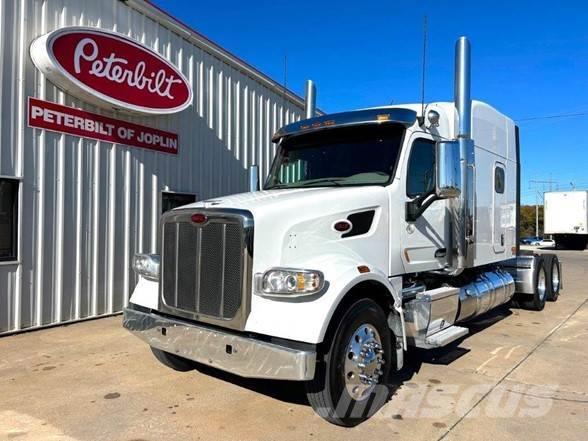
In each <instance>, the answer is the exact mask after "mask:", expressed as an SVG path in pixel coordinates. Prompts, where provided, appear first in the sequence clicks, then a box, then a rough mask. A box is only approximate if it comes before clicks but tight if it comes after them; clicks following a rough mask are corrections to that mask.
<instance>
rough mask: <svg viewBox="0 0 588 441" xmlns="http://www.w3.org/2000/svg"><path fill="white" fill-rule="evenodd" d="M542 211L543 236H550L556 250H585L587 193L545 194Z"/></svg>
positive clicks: (586, 239) (587, 210)
mask: <svg viewBox="0 0 588 441" xmlns="http://www.w3.org/2000/svg"><path fill="white" fill-rule="evenodd" d="M543 210H544V213H543V219H544V220H543V222H544V234H551V235H552V236H553V239H554V240H555V244H556V246H557V247H558V248H574V249H581V250H583V249H584V248H586V244H588V191H554V192H549V193H545V203H544V206H543Z"/></svg>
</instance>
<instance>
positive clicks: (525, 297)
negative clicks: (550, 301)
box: [512, 257, 551, 311]
mask: <svg viewBox="0 0 588 441" xmlns="http://www.w3.org/2000/svg"><path fill="white" fill-rule="evenodd" d="M534 291H535V292H534V294H533V295H532V296H531V295H529V294H520V295H518V296H517V297H516V299H515V300H513V302H512V304H513V306H515V307H518V308H523V309H529V310H531V311H542V310H543V308H545V301H546V300H547V298H548V297H549V296H551V291H550V284H549V283H548V276H547V270H546V267H545V260H544V259H543V257H541V258H539V259H537V272H536V273H535V289H534Z"/></svg>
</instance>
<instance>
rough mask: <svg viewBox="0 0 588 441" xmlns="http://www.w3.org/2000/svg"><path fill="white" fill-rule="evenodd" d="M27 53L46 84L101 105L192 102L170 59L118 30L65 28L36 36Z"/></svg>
mask: <svg viewBox="0 0 588 441" xmlns="http://www.w3.org/2000/svg"><path fill="white" fill-rule="evenodd" d="M30 53H31V58H32V60H33V62H34V63H35V65H36V66H37V68H38V69H39V70H40V71H41V72H43V73H44V74H45V75H46V77H47V78H48V79H49V80H50V81H51V82H52V83H54V84H56V85H57V86H59V87H60V88H61V89H63V90H65V91H66V92H68V93H71V94H72V95H75V96H78V97H80V98H82V99H83V100H84V101H86V102H88V103H91V104H95V105H98V106H100V107H103V108H107V109H114V110H117V111H122V112H130V113H142V114H150V115H161V114H170V113H175V112H179V111H181V110H183V109H185V108H186V107H188V106H189V105H190V104H191V103H192V88H191V86H190V84H189V83H188V80H187V79H186V78H185V77H184V75H183V74H182V73H181V72H180V71H179V70H178V69H177V68H176V67H175V66H174V65H173V64H171V63H170V62H169V61H167V60H166V59H165V58H163V57H161V56H160V55H159V54H158V53H156V52H154V51H153V50H151V49H149V48H147V47H145V46H143V45H141V44H139V43H138V42H136V41H134V40H132V39H130V38H128V37H127V36H125V35H122V34H118V33H114V32H109V31H105V30H102V29H96V28H83V27H66V28H62V29H58V30H56V31H53V32H50V33H49V34H46V35H43V36H41V37H39V38H37V39H36V40H35V41H33V43H32V44H31V49H30Z"/></svg>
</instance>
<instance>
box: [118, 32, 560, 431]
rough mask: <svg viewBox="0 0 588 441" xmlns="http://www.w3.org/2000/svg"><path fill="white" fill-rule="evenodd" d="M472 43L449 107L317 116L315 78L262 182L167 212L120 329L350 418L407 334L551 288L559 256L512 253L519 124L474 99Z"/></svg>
mask: <svg viewBox="0 0 588 441" xmlns="http://www.w3.org/2000/svg"><path fill="white" fill-rule="evenodd" d="M469 54H470V48H469V42H468V40H467V39H466V38H464V37H462V38H460V39H459V40H458V42H457V45H456V83H455V102H454V103H444V102H438V103H430V104H427V105H424V106H422V107H421V105H403V106H386V107H379V108H370V109H364V110H357V111H351V112H345V113H337V114H330V115H321V116H315V115H316V112H315V109H314V88H313V86H312V85H311V87H310V88H309V89H308V90H307V116H308V118H307V119H305V120H302V121H299V122H295V123H293V124H290V125H287V126H285V127H282V128H281V129H280V130H279V131H278V132H277V133H276V134H275V135H274V137H273V140H274V142H275V143H276V144H277V153H276V157H275V160H274V162H273V166H272V167H271V171H270V173H269V176H268V177H267V179H266V180H265V184H264V186H263V190H262V191H252V192H249V193H244V194H237V195H233V196H226V197H219V198H215V199H211V200H206V201H203V202H198V203H194V204H191V205H187V206H184V207H181V208H178V209H174V210H172V211H170V212H167V213H165V214H164V215H163V217H162V219H161V230H160V253H159V254H157V255H136V256H135V259H134V268H135V271H136V272H137V273H138V274H139V275H140V278H139V282H138V284H137V287H136V289H135V291H134V293H133V295H132V297H131V299H130V305H129V307H128V308H127V309H125V311H124V326H125V327H126V328H127V329H128V330H130V331H131V332H133V333H134V334H135V335H137V336H138V337H140V338H141V339H143V340H144V341H146V342H147V343H148V344H149V345H150V346H151V348H152V350H153V352H154V354H155V356H156V357H157V358H158V359H159V360H160V361H161V362H162V363H164V364H165V365H167V366H169V367H171V368H174V369H177V370H188V369H191V368H193V367H194V362H197V363H201V364H205V365H210V366H213V367H216V368H218V369H221V370H225V371H228V372H232V373H234V374H237V375H240V376H243V377H252V378H267V379H282V380H295V381H300V382H303V383H304V384H305V386H306V390H307V396H308V400H309V402H310V404H311V405H312V407H313V408H314V409H315V411H316V412H317V413H318V414H319V415H321V416H322V417H323V418H325V419H326V420H328V421H330V422H332V423H335V424H339V425H344V426H352V425H355V424H358V423H360V422H361V421H363V420H365V419H366V418H368V417H369V416H371V415H372V414H373V413H374V412H375V411H377V410H378V409H379V408H380V407H381V406H382V404H384V403H385V402H386V400H387V399H389V398H390V394H391V388H390V387H388V385H389V384H391V382H392V381H393V378H394V373H395V372H396V371H397V370H399V369H400V368H401V367H402V365H403V359H404V354H405V351H408V350H409V349H410V348H411V347H418V348H439V347H442V346H445V345H448V344H450V343H451V342H454V341H456V340H459V339H460V338H462V337H464V336H465V335H466V334H467V333H468V328H467V321H468V320H470V319H472V318H474V317H477V316H479V315H480V314H484V313H485V312H487V311H489V310H490V309H492V308H494V307H497V306H499V305H502V304H505V303H507V302H509V301H511V300H513V301H515V302H516V303H517V304H518V305H520V306H523V307H526V308H530V309H534V310H541V309H543V307H544V305H545V301H546V300H547V299H551V300H555V299H556V298H557V295H558V293H559V290H560V288H561V282H560V280H561V278H560V274H561V268H560V264H559V262H558V260H557V257H556V256H554V255H551V254H543V255H524V256H523V255H518V245H517V244H518V235H519V232H518V220H519V203H518V201H519V189H520V185H519V176H520V173H519V169H520V163H519V158H520V156H519V141H518V130H517V128H516V127H515V125H514V123H513V121H512V120H511V119H510V118H508V117H506V116H504V115H502V114H501V113H499V112H498V111H497V110H495V109H493V108H492V107H490V106H489V105H487V104H484V103H482V102H478V101H473V102H472V101H471V100H470V91H469V83H470V63H469V57H470V55H469ZM252 176H254V175H252ZM252 182H253V186H254V187H255V186H257V185H258V184H257V179H255V178H254V179H252ZM253 190H257V188H253Z"/></svg>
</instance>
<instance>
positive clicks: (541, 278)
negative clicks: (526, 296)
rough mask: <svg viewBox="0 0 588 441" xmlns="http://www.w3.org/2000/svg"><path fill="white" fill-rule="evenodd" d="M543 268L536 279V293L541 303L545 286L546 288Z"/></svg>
mask: <svg viewBox="0 0 588 441" xmlns="http://www.w3.org/2000/svg"><path fill="white" fill-rule="evenodd" d="M546 279H547V277H545V268H541V270H540V271H539V277H538V278H537V293H539V299H540V300H541V301H543V299H544V298H545V291H546V289H545V286H546V283H545V282H546Z"/></svg>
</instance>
